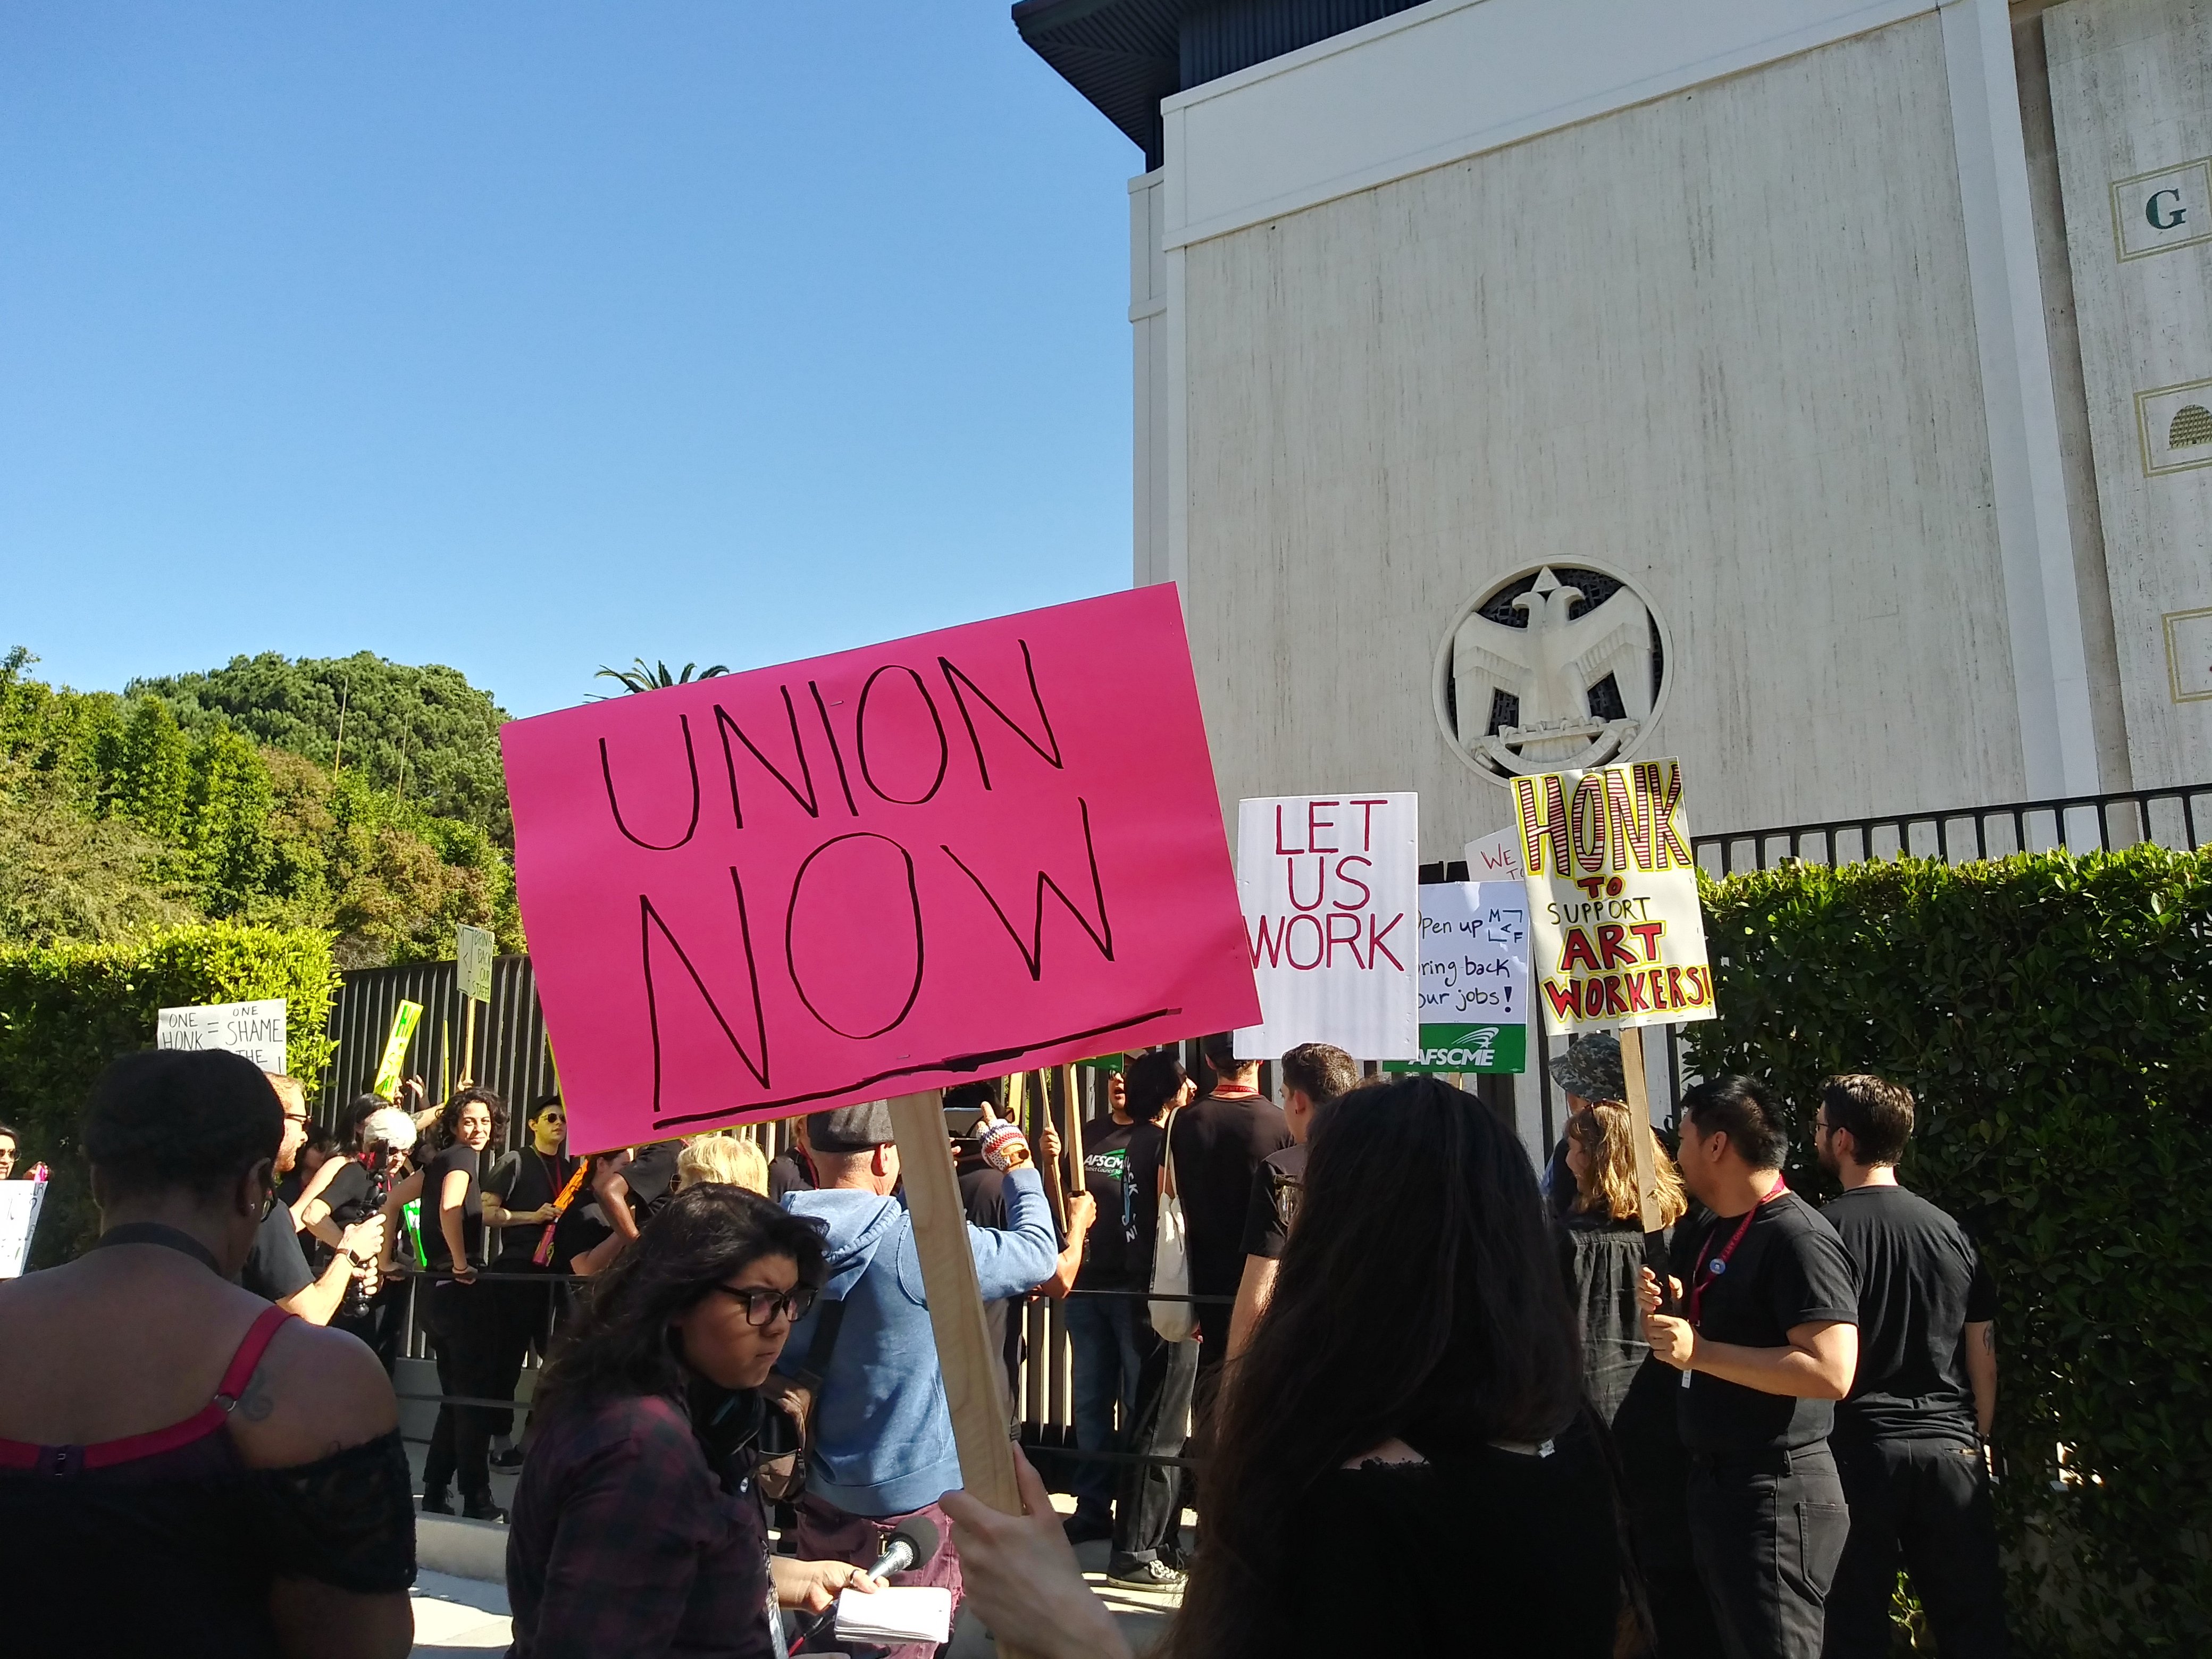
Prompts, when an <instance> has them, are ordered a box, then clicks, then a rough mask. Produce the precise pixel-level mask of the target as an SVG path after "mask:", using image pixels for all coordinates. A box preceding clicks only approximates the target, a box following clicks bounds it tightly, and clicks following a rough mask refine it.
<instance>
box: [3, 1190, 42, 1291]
mask: <svg viewBox="0 0 2212 1659" xmlns="http://www.w3.org/2000/svg"><path fill="white" fill-rule="evenodd" d="M45 1202H46V1177H45V1176H34V1177H33V1179H31V1180H29V1181H0V1279H16V1278H20V1277H21V1274H22V1272H23V1269H24V1267H25V1266H26V1265H27V1263H28V1262H29V1261H30V1257H31V1234H32V1232H33V1231H34V1230H36V1228H37V1227H38V1225H39V1208H40V1206H41V1205H43V1204H44V1203H45Z"/></svg>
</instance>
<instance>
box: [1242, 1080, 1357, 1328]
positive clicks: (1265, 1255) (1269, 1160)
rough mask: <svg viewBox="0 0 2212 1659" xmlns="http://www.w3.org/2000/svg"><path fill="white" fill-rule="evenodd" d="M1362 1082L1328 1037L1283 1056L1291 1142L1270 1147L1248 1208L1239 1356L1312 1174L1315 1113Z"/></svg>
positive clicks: (1270, 1289)
mask: <svg viewBox="0 0 2212 1659" xmlns="http://www.w3.org/2000/svg"><path fill="white" fill-rule="evenodd" d="M1358 1082H1359V1062H1358V1060H1354V1059H1353V1058H1352V1056H1351V1055H1350V1054H1346V1053H1345V1052H1344V1050H1343V1049H1341V1048H1333V1047H1331V1046H1330V1045H1329V1044H1328V1043H1326V1042H1301V1043H1300V1044H1299V1045H1298V1046H1297V1048H1293V1049H1291V1051H1290V1053H1288V1054H1285V1055H1284V1056H1283V1120H1284V1121H1285V1123H1286V1124H1287V1125H1288V1126H1289V1128H1290V1131H1291V1145H1290V1146H1285V1147H1284V1148H1283V1150H1282V1151H1281V1152H1270V1153H1268V1154H1267V1157H1266V1158H1262V1159H1261V1161H1260V1167H1259V1169H1258V1170H1257V1171H1255V1173H1254V1175H1253V1176H1252V1196H1251V1199H1250V1200H1249V1202H1248V1203H1247V1204H1246V1206H1245V1208H1244V1269H1243V1274H1242V1276H1241V1277H1240V1278H1239V1279H1237V1305H1236V1306H1235V1307H1234V1308H1232V1309H1231V1310H1230V1314H1229V1358H1231V1359H1234V1358H1237V1356H1238V1355H1239V1354H1241V1353H1243V1352H1244V1345H1245V1344H1246V1343H1248V1342H1249V1341H1250V1340H1252V1328H1253V1327H1254V1326H1255V1325H1257V1324H1258V1323H1259V1322H1260V1316H1261V1314H1263V1313H1265V1312H1266V1311H1267V1298H1268V1297H1270V1296H1272V1295H1273V1293H1274V1289H1275V1263H1276V1262H1278V1261H1281V1260H1282V1256H1283V1245H1284V1243H1285V1241H1286V1240H1287V1239H1288V1238H1289V1237H1290V1234H1291V1218H1292V1217H1294V1216H1295V1215H1297V1208H1298V1197H1299V1194H1301V1193H1302V1192H1303V1191H1304V1188H1305V1179H1306V1140H1307V1138H1308V1137H1309V1136H1310V1135H1311V1134H1312V1133H1313V1124H1314V1119H1315V1118H1316V1116H1317V1115H1319V1114H1320V1112H1321V1109H1322V1107H1324V1106H1330V1105H1334V1103H1336V1102H1337V1101H1338V1100H1340V1098H1342V1097H1343V1096H1344V1095H1346V1093H1348V1092H1349V1091H1351V1090H1352V1088H1354V1087H1355V1086H1356V1085H1358Z"/></svg>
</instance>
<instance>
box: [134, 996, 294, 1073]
mask: <svg viewBox="0 0 2212 1659" xmlns="http://www.w3.org/2000/svg"><path fill="white" fill-rule="evenodd" d="M154 1046H155V1048H186V1049H197V1048H222V1049H225V1050H227V1051H228V1052H229V1053H231V1054H244V1055H245V1056H246V1058H247V1059H248V1060H252V1062H253V1063H254V1064H255V1065H256V1066H259V1067H260V1068H261V1069H262V1070H263V1071H264V1072H282V1071H283V1069H284V999H283V998H282V997H271V998H270V999H269V1000H266V1001H264V1002H218V1003H212V1004H209V1005H206V1006H201V1007H194V1008H164V1009H162V1010H161V1016H160V1018H159V1022H158V1023H157V1024H155V1028H154Z"/></svg>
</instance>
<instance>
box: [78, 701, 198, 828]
mask: <svg viewBox="0 0 2212 1659" xmlns="http://www.w3.org/2000/svg"><path fill="white" fill-rule="evenodd" d="M101 746H102V747H103V749H104V750H106V753H104V754H103V755H102V756H101V757H100V769H101V771H102V772H103V773H104V774H105V778H104V780H103V781H104V785H105V787H104V789H103V792H102V793H103V794H104V795H105V798H106V799H105V801H104V805H106V808H107V811H109V813H111V814H112V815H113V816H115V817H124V818H128V819H129V820H130V821H131V823H135V824H137V826H138V827H139V828H140V829H143V830H144V831H145V832H146V833H147V834H148V835H149V836H155V837H157V838H158V839H160V840H162V841H167V842H181V841H182V840H184V838H185V812H186V811H187V809H188V808H189V806H190V805H191V787H192V744H191V738H187V737H186V736H185V732H184V728H183V727H182V726H179V725H178V724H177V717H176V716H175V715H174V714H171V713H170V712H169V706H168V705H167V703H165V702H161V700H160V699H158V698H155V697H141V698H139V699H138V701H137V702H136V703H135V704H133V705H132V706H131V714H130V718H129V719H128V720H125V721H124V723H123V724H122V725H120V726H116V727H114V728H112V730H110V731H109V732H106V733H105V734H104V742H103V744H102V745H101Z"/></svg>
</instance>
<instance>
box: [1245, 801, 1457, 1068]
mask: <svg viewBox="0 0 2212 1659" xmlns="http://www.w3.org/2000/svg"><path fill="white" fill-rule="evenodd" d="M1420 884H1421V860H1420V803H1419V797H1418V796H1416V795H1414V794H1413V793H1411V792H1407V793H1398V794H1370V795H1357V794H1347V795H1270V796H1266V797H1263V798H1261V799H1257V800H1248V801H1242V802H1239V803H1238V805H1237V895H1238V896H1239V897H1240V898H1241V899H1242V900H1243V907H1244V942H1245V943H1246V944H1247V945H1249V946H1250V948H1251V951H1252V977H1253V979H1254V981H1255V982H1256V983H1257V985H1258V987H1259V992H1260V1024H1257V1025H1249V1026H1246V1027H1244V1028H1243V1030H1239V1031H1238V1032H1237V1058H1238V1059H1240V1060H1274V1059H1278V1058H1279V1057H1280V1056H1281V1054H1283V1052H1284V1051H1285V1049H1289V1048H1296V1047H1297V1045H1298V1044H1299V1043H1301V1042H1332V1043H1334V1044H1335V1045H1336V1046H1337V1047H1338V1048H1342V1049H1344V1050H1345V1051H1346V1053H1348V1054H1352V1055H1353V1056H1354V1057H1355V1058H1357V1059H1360V1060H1413V1059H1415V1058H1416V1057H1418V1056H1419V1054H1420V1049H1421V1042H1420V993H1419V967H1420V950H1421V945H1420V916H1421V894H1420Z"/></svg>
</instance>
